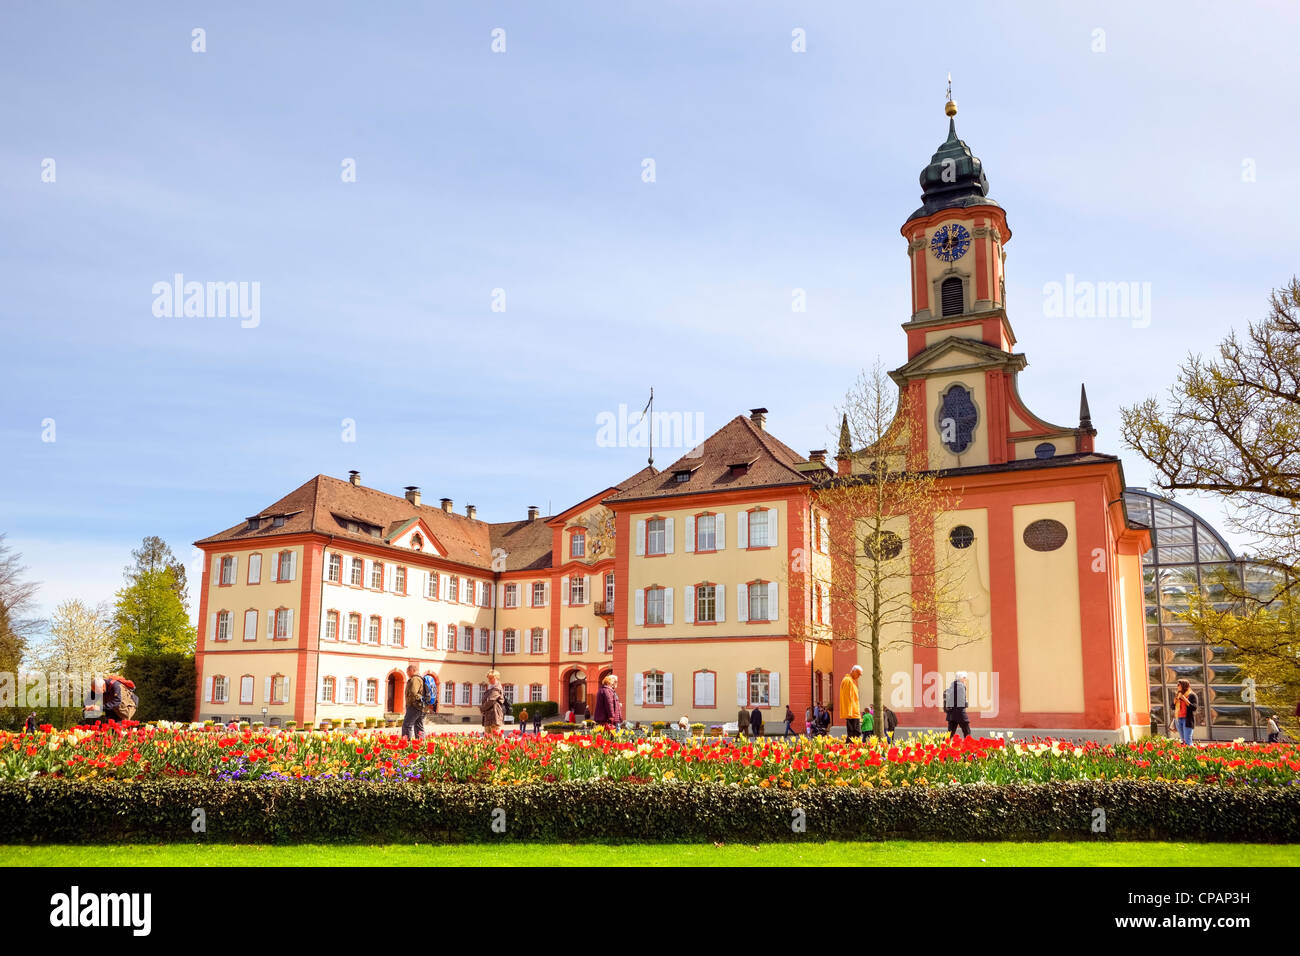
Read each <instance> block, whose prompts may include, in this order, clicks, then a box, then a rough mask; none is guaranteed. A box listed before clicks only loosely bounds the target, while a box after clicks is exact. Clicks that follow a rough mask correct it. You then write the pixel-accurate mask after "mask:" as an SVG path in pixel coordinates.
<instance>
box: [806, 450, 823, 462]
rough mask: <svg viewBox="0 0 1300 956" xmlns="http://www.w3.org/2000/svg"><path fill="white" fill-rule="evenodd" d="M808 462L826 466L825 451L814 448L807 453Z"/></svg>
mask: <svg viewBox="0 0 1300 956" xmlns="http://www.w3.org/2000/svg"><path fill="white" fill-rule="evenodd" d="M808 460H809V461H815V462H816V463H817V464H819V465H824V464H826V449H825V448H814V449H813V450H812V451H810V452H808Z"/></svg>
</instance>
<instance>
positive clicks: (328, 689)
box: [320, 677, 334, 704]
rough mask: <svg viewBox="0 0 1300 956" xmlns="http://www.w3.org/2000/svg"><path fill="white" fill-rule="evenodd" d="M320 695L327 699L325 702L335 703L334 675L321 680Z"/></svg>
mask: <svg viewBox="0 0 1300 956" xmlns="http://www.w3.org/2000/svg"><path fill="white" fill-rule="evenodd" d="M320 695H321V698H322V699H323V700H324V701H325V703H327V704H332V703H334V678H333V677H326V678H325V679H324V680H323V681H321V688H320Z"/></svg>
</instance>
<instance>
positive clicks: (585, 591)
mask: <svg viewBox="0 0 1300 956" xmlns="http://www.w3.org/2000/svg"><path fill="white" fill-rule="evenodd" d="M582 603H583V604H590V603H591V575H590V574H584V575H583V576H582Z"/></svg>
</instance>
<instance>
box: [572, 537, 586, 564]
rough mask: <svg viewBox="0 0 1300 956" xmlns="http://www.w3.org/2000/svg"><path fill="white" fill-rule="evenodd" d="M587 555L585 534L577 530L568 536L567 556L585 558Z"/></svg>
mask: <svg viewBox="0 0 1300 956" xmlns="http://www.w3.org/2000/svg"><path fill="white" fill-rule="evenodd" d="M586 556H587V535H586V533H585V532H582V531H577V532H575V533H574V534H573V535H571V536H570V538H569V557H571V558H585V557H586Z"/></svg>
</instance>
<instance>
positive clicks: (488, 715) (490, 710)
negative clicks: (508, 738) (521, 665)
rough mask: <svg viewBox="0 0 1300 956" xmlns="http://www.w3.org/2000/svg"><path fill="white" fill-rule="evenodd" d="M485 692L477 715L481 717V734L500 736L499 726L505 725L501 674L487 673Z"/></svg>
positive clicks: (495, 672) (504, 698) (504, 702)
mask: <svg viewBox="0 0 1300 956" xmlns="http://www.w3.org/2000/svg"><path fill="white" fill-rule="evenodd" d="M487 682H488V686H487V691H486V693H484V694H483V702H482V703H481V704H479V705H478V709H479V713H481V714H482V715H483V733H485V734H487V735H488V736H490V737H497V736H499V735H500V734H501V725H502V724H503V723H505V705H506V695H505V691H503V690H502V689H501V672H500V671H488V672H487Z"/></svg>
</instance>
